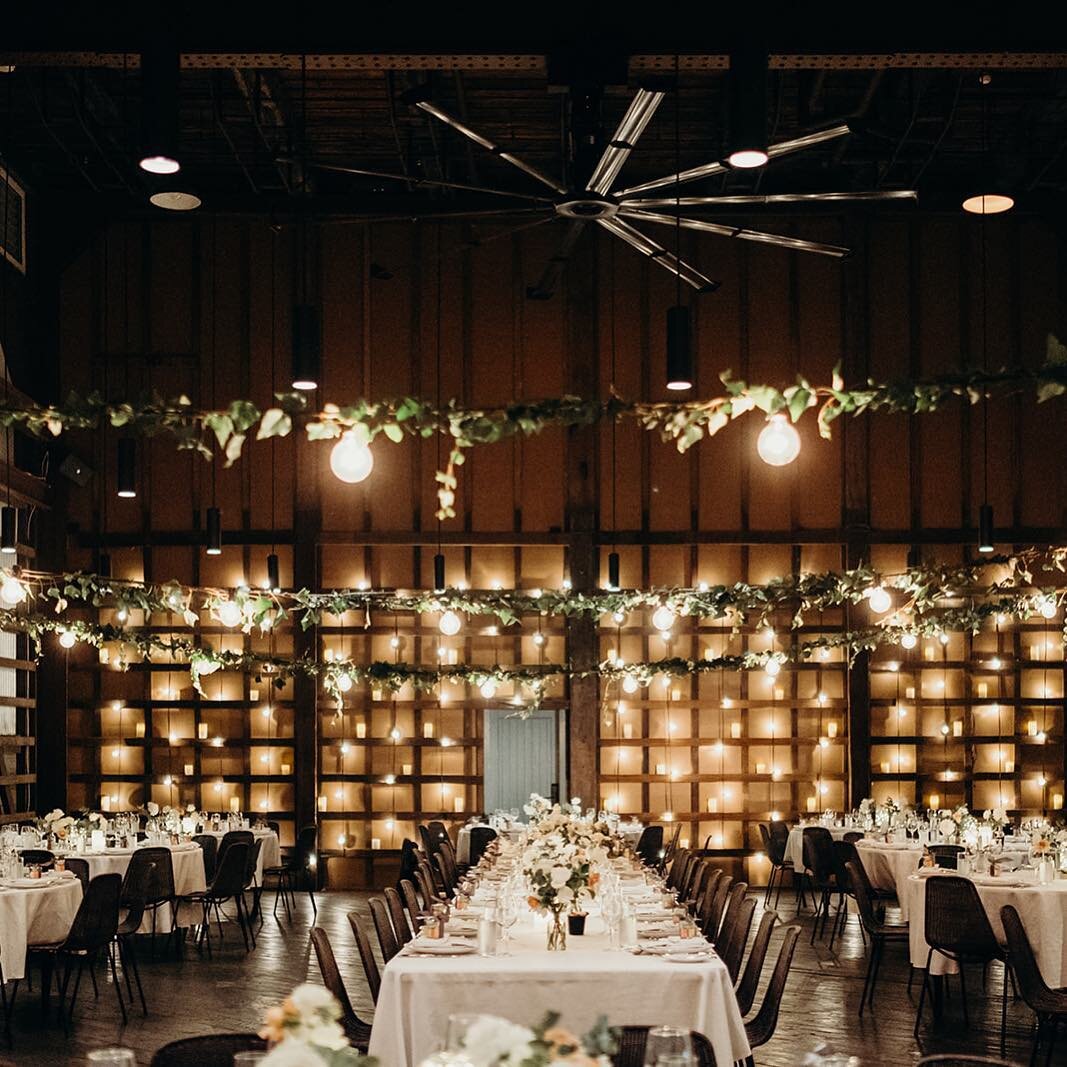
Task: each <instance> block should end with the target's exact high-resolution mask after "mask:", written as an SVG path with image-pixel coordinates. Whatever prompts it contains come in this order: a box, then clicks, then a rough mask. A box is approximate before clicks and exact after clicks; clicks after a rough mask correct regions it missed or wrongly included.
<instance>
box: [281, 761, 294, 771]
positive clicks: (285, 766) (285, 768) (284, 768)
mask: <svg viewBox="0 0 1067 1067" xmlns="http://www.w3.org/2000/svg"><path fill="white" fill-rule="evenodd" d="M292 769H293V768H292V766H291V765H290V764H288V763H283V764H282V766H281V772H282V774H288V773H289V772H290V771H291V770H292Z"/></svg>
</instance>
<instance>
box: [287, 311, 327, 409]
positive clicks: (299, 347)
mask: <svg viewBox="0 0 1067 1067" xmlns="http://www.w3.org/2000/svg"><path fill="white" fill-rule="evenodd" d="M321 351H322V332H321V329H320V325H319V309H318V308H317V307H316V306H315V305H313V304H296V305H295V306H294V307H293V388H294V389H299V390H301V391H302V392H311V390H312V389H317V388H318V386H319V365H320V354H321Z"/></svg>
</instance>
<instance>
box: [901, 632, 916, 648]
mask: <svg viewBox="0 0 1067 1067" xmlns="http://www.w3.org/2000/svg"><path fill="white" fill-rule="evenodd" d="M918 643H919V639H918V637H916V636H915V634H913V633H910V632H909V633H906V634H901V636H900V647H901V648H906V649H909V650H910V649H913V648H914V647H915V646H916V645H917V644H918Z"/></svg>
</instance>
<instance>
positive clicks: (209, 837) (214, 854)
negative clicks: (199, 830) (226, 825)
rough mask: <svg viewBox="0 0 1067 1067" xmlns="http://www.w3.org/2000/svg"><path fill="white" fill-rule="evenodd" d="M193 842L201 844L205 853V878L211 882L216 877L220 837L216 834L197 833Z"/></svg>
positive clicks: (201, 848)
mask: <svg viewBox="0 0 1067 1067" xmlns="http://www.w3.org/2000/svg"><path fill="white" fill-rule="evenodd" d="M193 844H194V845H199V846H200V850H201V851H202V852H203V853H204V880H205V881H206V882H210V881H211V879H212V878H214V877H215V865H216V864H217V863H218V859H219V839H218V838H217V837H216V836H215V835H214V834H196V835H195V836H194V837H193Z"/></svg>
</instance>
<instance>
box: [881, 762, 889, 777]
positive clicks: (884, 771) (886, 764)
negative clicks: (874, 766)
mask: <svg viewBox="0 0 1067 1067" xmlns="http://www.w3.org/2000/svg"><path fill="white" fill-rule="evenodd" d="M889 766H890V765H889V760H887V759H884V760H882V763H881V767H882V774H888V773H889Z"/></svg>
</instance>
